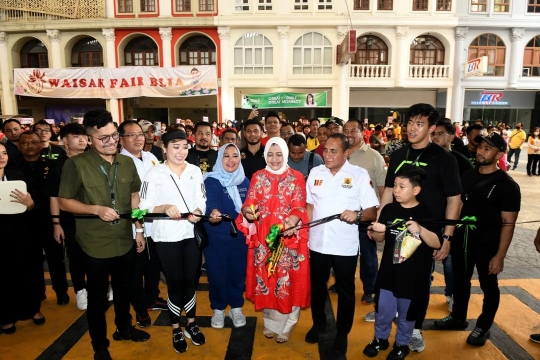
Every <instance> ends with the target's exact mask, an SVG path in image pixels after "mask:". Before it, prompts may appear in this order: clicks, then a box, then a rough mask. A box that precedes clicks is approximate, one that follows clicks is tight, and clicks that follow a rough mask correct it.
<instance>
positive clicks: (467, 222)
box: [456, 216, 477, 272]
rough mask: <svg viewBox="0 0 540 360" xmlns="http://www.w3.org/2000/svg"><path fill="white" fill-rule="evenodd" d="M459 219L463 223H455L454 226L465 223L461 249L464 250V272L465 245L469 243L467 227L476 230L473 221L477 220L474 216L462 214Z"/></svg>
mask: <svg viewBox="0 0 540 360" xmlns="http://www.w3.org/2000/svg"><path fill="white" fill-rule="evenodd" d="M461 221H463V223H461V224H458V225H456V227H458V228H459V227H460V226H462V225H465V237H464V238H463V249H464V250H465V272H467V247H468V246H467V245H468V243H469V229H470V230H476V225H474V224H473V223H475V222H476V221H477V219H476V216H464V217H463V218H462V219H461Z"/></svg>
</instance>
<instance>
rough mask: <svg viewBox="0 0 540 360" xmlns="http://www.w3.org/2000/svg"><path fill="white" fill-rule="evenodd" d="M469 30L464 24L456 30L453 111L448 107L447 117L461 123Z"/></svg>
mask: <svg viewBox="0 0 540 360" xmlns="http://www.w3.org/2000/svg"><path fill="white" fill-rule="evenodd" d="M468 32H469V29H468V28H467V27H463V26H458V27H456V29H455V30H454V39H455V41H456V44H455V49H454V74H453V78H454V87H453V88H452V100H451V101H452V106H451V107H450V109H451V111H450V112H448V108H447V109H446V111H447V117H449V118H450V119H452V121H457V122H459V123H460V124H461V123H462V122H463V98H464V96H465V90H464V89H462V87H461V77H462V74H463V72H464V71H465V59H466V55H467V48H466V46H465V38H466V37H467V33H468Z"/></svg>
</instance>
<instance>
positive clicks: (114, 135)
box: [90, 131, 120, 144]
mask: <svg viewBox="0 0 540 360" xmlns="http://www.w3.org/2000/svg"><path fill="white" fill-rule="evenodd" d="M90 136H91V137H93V138H94V139H98V140H99V141H101V142H102V143H103V144H106V143H108V142H109V141H110V140H111V138H112V139H113V140H115V141H116V140H118V138H120V133H119V132H118V131H115V132H113V133H112V134H111V135H105V136H102V137H95V136H92V135H90Z"/></svg>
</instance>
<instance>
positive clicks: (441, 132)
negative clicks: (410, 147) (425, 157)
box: [431, 131, 449, 137]
mask: <svg viewBox="0 0 540 360" xmlns="http://www.w3.org/2000/svg"><path fill="white" fill-rule="evenodd" d="M446 135H449V134H448V133H445V132H443V131H438V132H432V133H431V137H435V136H437V137H442V136H446Z"/></svg>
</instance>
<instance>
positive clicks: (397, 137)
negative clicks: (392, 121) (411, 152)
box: [392, 126, 401, 140]
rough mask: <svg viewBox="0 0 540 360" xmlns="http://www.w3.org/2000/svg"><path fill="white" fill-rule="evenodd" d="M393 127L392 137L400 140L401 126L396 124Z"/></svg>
mask: <svg viewBox="0 0 540 360" xmlns="http://www.w3.org/2000/svg"><path fill="white" fill-rule="evenodd" d="M392 128H394V139H396V140H401V127H400V126H398V127H397V128H396V127H393V126H392Z"/></svg>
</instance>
